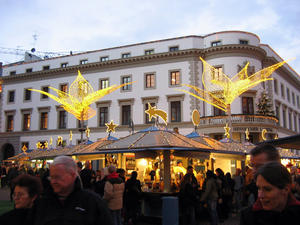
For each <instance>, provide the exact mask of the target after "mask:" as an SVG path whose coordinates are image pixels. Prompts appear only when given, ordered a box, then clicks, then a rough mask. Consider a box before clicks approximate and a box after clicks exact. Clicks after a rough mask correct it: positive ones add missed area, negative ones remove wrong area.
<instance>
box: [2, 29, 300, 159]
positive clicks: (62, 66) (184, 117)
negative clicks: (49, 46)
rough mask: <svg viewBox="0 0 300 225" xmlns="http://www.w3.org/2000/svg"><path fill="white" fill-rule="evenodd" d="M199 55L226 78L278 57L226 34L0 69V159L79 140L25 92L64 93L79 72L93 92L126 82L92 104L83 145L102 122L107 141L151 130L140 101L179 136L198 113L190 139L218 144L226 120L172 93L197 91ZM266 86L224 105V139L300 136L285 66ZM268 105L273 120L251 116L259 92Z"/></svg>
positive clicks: (244, 36) (45, 102) (295, 83)
mask: <svg viewBox="0 0 300 225" xmlns="http://www.w3.org/2000/svg"><path fill="white" fill-rule="evenodd" d="M199 56H201V57H202V58H204V59H205V60H206V61H207V62H208V63H209V64H210V65H212V66H214V67H215V68H216V70H215V73H216V74H220V75H221V73H220V72H223V73H225V74H227V75H228V76H230V77H232V76H234V75H235V74H237V73H238V72H239V71H240V70H241V69H242V68H243V67H244V65H245V64H246V63H247V62H249V63H250V65H249V67H248V72H249V73H250V74H251V73H253V72H256V71H259V70H261V69H263V68H265V67H268V66H270V65H272V64H275V63H277V62H281V61H282V59H281V58H280V56H279V55H278V54H277V53H276V52H275V51H274V50H273V49H272V48H271V47H270V46H268V45H266V44H261V43H260V39H259V37H258V36H257V35H255V34H253V33H249V32H242V31H226V32H217V33H213V34H208V35H205V36H185V37H177V38H171V39H165V40H158V41H151V42H145V43H137V44H132V45H126V46H120V47H113V48H107V49H102V50H95V51H89V52H84V53H80V54H70V55H67V56H62V57H56V58H48V59H41V60H26V61H23V62H18V63H13V64H8V65H4V66H3V71H2V78H1V79H2V81H3V84H2V99H1V104H2V108H1V114H0V118H1V122H0V124H1V135H0V150H1V155H0V159H4V158H7V157H8V156H10V155H12V154H16V153H19V152H20V151H21V148H22V146H24V145H25V146H27V147H28V148H29V149H34V148H36V143H38V142H40V143H43V142H45V141H48V142H49V141H50V139H51V138H52V139H53V146H54V145H55V143H56V139H57V137H58V136H61V137H63V139H64V141H65V142H66V144H69V133H70V131H72V133H73V139H72V142H73V144H75V142H76V143H77V142H78V141H79V140H80V132H79V126H80V123H79V121H78V120H77V119H76V118H75V117H74V116H73V115H71V114H69V113H67V112H66V111H65V110H64V109H63V108H62V107H60V105H59V103H57V102H56V101H54V100H52V99H51V98H49V97H48V96H46V95H42V94H40V93H37V92H31V91H29V90H28V89H30V88H34V89H39V90H43V91H46V92H49V93H52V94H54V92H52V90H51V89H50V88H49V87H50V86H51V87H54V88H56V89H59V90H62V91H68V88H69V87H70V85H71V83H72V82H73V81H74V80H75V79H76V77H77V71H78V70H80V71H81V73H82V75H83V76H84V78H85V79H86V80H87V81H88V82H89V83H90V84H91V85H92V87H93V88H94V90H98V89H102V88H106V87H108V86H110V85H114V84H115V85H120V84H123V83H127V82H131V81H134V83H133V84H131V85H126V86H124V87H122V88H121V89H119V90H117V91H115V92H113V93H111V94H109V95H107V96H105V97H103V98H102V99H99V101H97V102H96V103H94V104H92V105H91V107H92V108H94V109H95V110H96V111H97V115H96V116H94V117H93V118H91V119H89V120H88V121H86V122H85V125H86V126H88V127H89V129H90V138H89V139H90V140H91V141H95V140H96V139H98V138H101V137H105V136H107V134H106V126H105V123H107V122H110V121H111V120H113V121H114V122H115V123H116V124H119V126H118V127H117V128H116V130H117V132H116V133H114V134H113V135H114V136H115V137H122V136H126V135H128V134H129V133H130V131H131V130H130V129H131V128H130V126H129V125H130V124H131V121H132V122H133V124H134V129H135V131H137V130H141V129H144V128H146V127H149V126H150V125H151V124H153V121H150V122H149V121H148V117H147V115H146V114H145V112H144V111H145V110H146V109H147V107H148V104H147V103H148V102H149V103H151V104H152V105H155V106H157V108H159V109H162V110H164V111H166V112H167V114H168V119H167V122H168V126H167V127H168V129H173V128H174V127H178V128H179V132H180V133H182V134H184V135H185V134H188V133H190V132H192V131H193V129H194V125H193V123H192V121H191V115H192V112H193V110H194V109H198V111H199V112H200V116H201V120H200V124H199V126H198V132H200V133H204V134H207V135H209V136H211V137H213V138H216V139H220V138H222V137H223V134H224V126H225V123H226V115H225V114H224V113H223V112H222V111H221V110H218V109H217V108H215V107H213V106H211V105H209V104H207V103H205V102H202V101H200V100H198V99H197V98H194V97H193V96H190V95H188V94H186V93H184V92H181V91H179V90H178V89H181V88H182V87H181V84H191V85H195V86H198V87H200V88H202V79H201V77H202V70H203V64H202V62H201V60H200V59H199ZM272 77H273V78H274V80H272V81H267V82H264V83H262V84H259V85H258V86H256V87H254V88H252V89H251V90H249V91H247V92H245V93H243V94H242V95H241V96H240V97H238V98H237V99H236V100H235V101H234V102H233V103H232V105H231V114H232V127H233V129H232V137H233V139H235V140H238V141H245V131H246V129H247V128H248V130H249V132H250V135H249V137H250V140H251V141H252V142H254V143H256V142H259V141H262V139H261V131H262V130H263V129H266V130H267V135H266V137H267V139H271V138H274V137H275V136H276V135H278V137H284V136H289V135H294V134H296V133H299V131H300V102H299V98H300V77H299V75H298V74H297V72H295V71H294V70H293V69H292V68H291V67H290V66H289V65H288V64H285V65H283V66H282V67H281V68H279V69H278V70H276V71H275V72H274V73H273V74H272ZM263 91H264V92H266V93H267V96H268V99H270V100H271V103H273V106H272V107H273V110H274V112H275V116H265V115H258V114H257V104H258V101H259V98H260V96H261V93H262V92H263Z"/></svg>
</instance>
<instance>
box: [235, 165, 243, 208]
mask: <svg viewBox="0 0 300 225" xmlns="http://www.w3.org/2000/svg"><path fill="white" fill-rule="evenodd" d="M233 180H234V188H233V189H234V193H233V199H234V200H233V202H234V204H233V211H234V212H235V213H239V212H240V211H241V209H242V201H243V187H244V177H243V176H242V170H241V169H239V168H237V169H236V174H235V176H234V179H233Z"/></svg>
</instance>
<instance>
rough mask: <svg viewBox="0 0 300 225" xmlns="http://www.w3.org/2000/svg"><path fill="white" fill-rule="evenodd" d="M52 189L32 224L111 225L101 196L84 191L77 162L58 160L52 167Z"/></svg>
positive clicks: (60, 158) (63, 157)
mask: <svg viewBox="0 0 300 225" xmlns="http://www.w3.org/2000/svg"><path fill="white" fill-rule="evenodd" d="M50 182H51V186H52V190H49V192H48V193H46V194H45V195H44V196H43V197H42V198H41V199H40V200H39V201H38V202H37V204H36V207H34V209H33V213H32V215H33V217H32V218H33V222H32V224H33V225H62V224H63V225H85V224H86V225H98V224H105V225H112V224H113V222H112V218H111V215H110V212H109V210H108V208H107V205H106V204H105V202H104V201H103V200H102V199H101V197H100V196H99V195H97V194H96V193H94V192H91V191H90V190H86V189H83V188H82V186H81V182H80V179H79V177H78V172H77V167H76V163H75V161H74V160H73V159H72V158H71V157H68V156H59V157H56V158H55V159H54V161H53V163H52V164H51V166H50Z"/></svg>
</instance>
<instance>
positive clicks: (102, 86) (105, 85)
mask: <svg viewBox="0 0 300 225" xmlns="http://www.w3.org/2000/svg"><path fill="white" fill-rule="evenodd" d="M108 87H109V80H108V79H101V80H100V90H101V89H105V88H108Z"/></svg>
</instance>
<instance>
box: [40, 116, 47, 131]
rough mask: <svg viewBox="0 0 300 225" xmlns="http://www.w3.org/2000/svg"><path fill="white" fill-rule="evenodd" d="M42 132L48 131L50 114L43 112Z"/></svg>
mask: <svg viewBox="0 0 300 225" xmlns="http://www.w3.org/2000/svg"><path fill="white" fill-rule="evenodd" d="M40 119H41V121H40V130H46V129H48V112H41V118H40Z"/></svg>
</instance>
